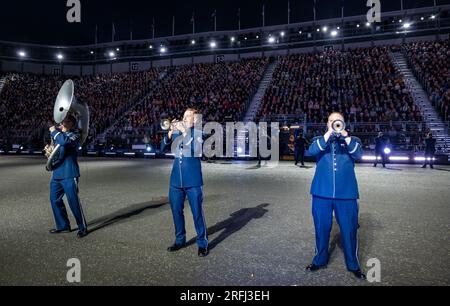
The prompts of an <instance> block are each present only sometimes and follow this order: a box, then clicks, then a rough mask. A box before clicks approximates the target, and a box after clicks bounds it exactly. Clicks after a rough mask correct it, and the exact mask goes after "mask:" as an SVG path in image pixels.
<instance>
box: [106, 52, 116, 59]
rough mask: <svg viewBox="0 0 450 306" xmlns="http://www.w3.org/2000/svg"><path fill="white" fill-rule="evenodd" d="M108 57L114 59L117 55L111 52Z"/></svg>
mask: <svg viewBox="0 0 450 306" xmlns="http://www.w3.org/2000/svg"><path fill="white" fill-rule="evenodd" d="M108 56H109V57H111V58H113V57H115V56H116V53H114V51H109V53H108Z"/></svg>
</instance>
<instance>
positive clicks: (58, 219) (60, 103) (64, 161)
mask: <svg viewBox="0 0 450 306" xmlns="http://www.w3.org/2000/svg"><path fill="white" fill-rule="evenodd" d="M69 112H71V113H69ZM72 113H76V114H77V115H78V120H77V118H76V117H75V116H74V115H73V114H72ZM54 120H55V122H56V123H57V124H58V125H57V126H52V127H51V128H50V133H51V138H52V144H51V145H50V146H46V148H45V151H46V156H47V158H48V161H47V167H46V168H47V170H48V171H52V179H51V182H50V201H51V205H52V210H53V215H54V217H55V223H56V228H55V229H52V230H50V233H51V234H63V233H70V232H71V227H70V222H69V218H68V216H67V210H66V207H65V205H64V202H63V197H64V195H65V196H66V198H67V201H68V203H69V207H70V209H71V211H72V213H73V215H74V217H75V220H76V222H77V225H78V234H77V236H78V237H79V238H83V237H85V236H86V235H87V234H88V229H87V224H86V218H85V216H84V213H83V208H82V206H81V203H80V199H79V197H78V192H79V190H78V181H79V178H80V168H79V166H78V161H77V156H78V148H79V147H80V146H81V145H82V144H83V143H84V141H85V140H86V138H87V135H88V129H89V109H88V107H87V106H86V104H84V103H79V102H77V101H76V99H75V97H74V84H73V82H72V81H71V80H68V81H66V82H65V83H64V85H63V86H62V88H61V90H60V91H59V94H58V97H57V99H56V102H55V108H54Z"/></svg>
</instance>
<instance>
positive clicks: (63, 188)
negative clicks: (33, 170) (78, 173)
mask: <svg viewBox="0 0 450 306" xmlns="http://www.w3.org/2000/svg"><path fill="white" fill-rule="evenodd" d="M64 194H65V195H66V198H67V201H68V202H69V206H70V209H71V211H72V213H73V216H74V217H75V220H76V222H77V224H78V230H80V231H81V230H86V229H87V224H86V219H85V217H84V213H83V208H82V207H81V203H80V199H79V198H78V178H68V179H63V180H56V179H52V180H51V182H50V202H51V203H52V209H53V215H54V217H55V221H56V229H57V230H65V229H69V228H70V221H69V218H68V216H67V210H66V207H65V205H64V201H63V197H64Z"/></svg>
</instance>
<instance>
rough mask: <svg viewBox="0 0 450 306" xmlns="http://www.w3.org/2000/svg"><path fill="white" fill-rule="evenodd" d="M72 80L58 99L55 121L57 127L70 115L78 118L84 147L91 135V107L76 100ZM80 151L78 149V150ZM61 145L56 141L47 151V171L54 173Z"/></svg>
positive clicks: (66, 83)
mask: <svg viewBox="0 0 450 306" xmlns="http://www.w3.org/2000/svg"><path fill="white" fill-rule="evenodd" d="M74 87H75V86H74V83H73V81H72V80H67V81H66V82H65V83H64V84H63V86H62V87H61V89H60V90H59V93H58V96H57V97H56V101H55V107H54V110H53V119H54V121H55V122H56V124H57V125H59V124H61V123H62V122H63V121H64V119H66V117H67V115H68V114H69V113H72V114H74V115H76V116H77V119H78V129H79V131H80V133H81V140H80V145H83V144H84V143H85V141H86V139H87V137H88V134H89V107H88V106H87V104H86V103H84V102H81V101H77V99H76V98H75V93H74V91H75V88H74ZM77 149H78V148H77ZM59 150H60V145H56V146H55V143H54V140H53V139H52V142H51V144H50V146H49V148H48V149H46V150H45V151H46V154H45V156H46V157H47V165H46V167H45V168H46V169H47V171H53V170H54V168H55V166H56V163H57V157H58V156H59Z"/></svg>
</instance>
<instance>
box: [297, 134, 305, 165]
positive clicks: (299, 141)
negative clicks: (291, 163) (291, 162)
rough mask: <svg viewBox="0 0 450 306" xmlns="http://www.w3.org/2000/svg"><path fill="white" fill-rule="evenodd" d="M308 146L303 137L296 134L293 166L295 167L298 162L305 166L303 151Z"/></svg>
mask: <svg viewBox="0 0 450 306" xmlns="http://www.w3.org/2000/svg"><path fill="white" fill-rule="evenodd" d="M307 145H308V141H307V140H306V139H305V138H304V137H303V135H302V133H298V135H296V137H295V151H294V155H295V165H296V166H297V164H298V162H299V161H300V163H301V164H302V166H305V150H306V146H307Z"/></svg>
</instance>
